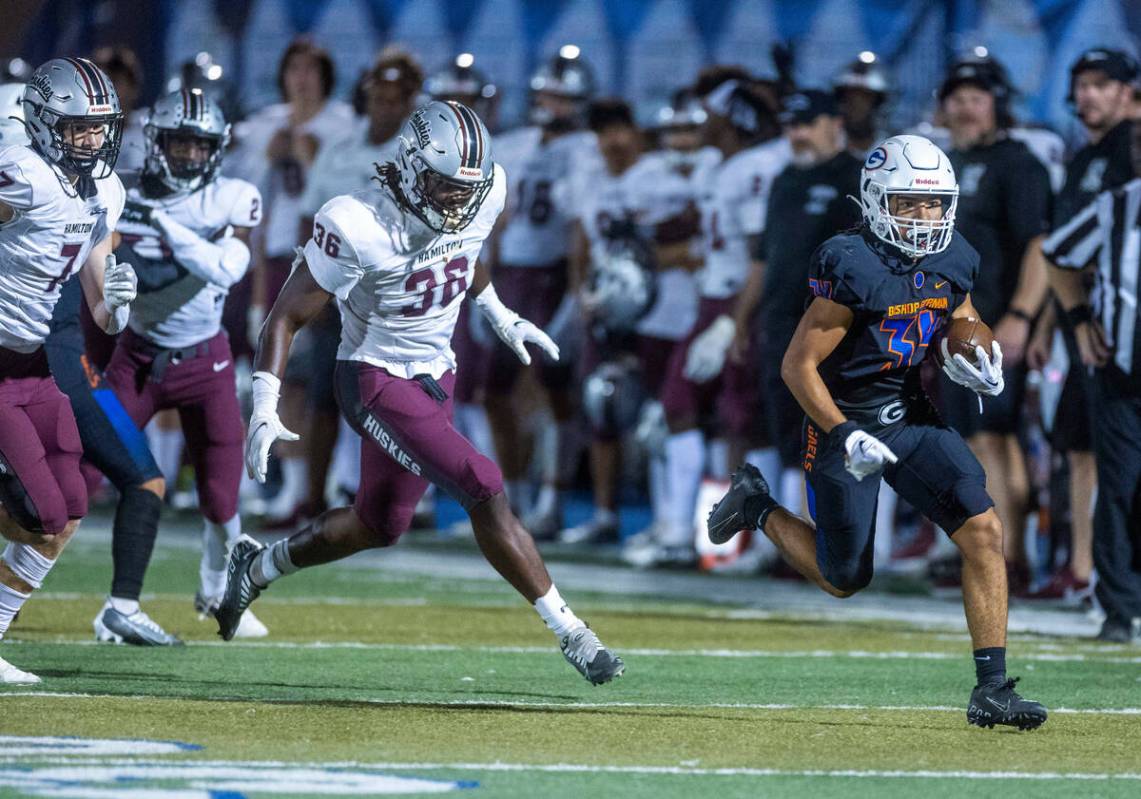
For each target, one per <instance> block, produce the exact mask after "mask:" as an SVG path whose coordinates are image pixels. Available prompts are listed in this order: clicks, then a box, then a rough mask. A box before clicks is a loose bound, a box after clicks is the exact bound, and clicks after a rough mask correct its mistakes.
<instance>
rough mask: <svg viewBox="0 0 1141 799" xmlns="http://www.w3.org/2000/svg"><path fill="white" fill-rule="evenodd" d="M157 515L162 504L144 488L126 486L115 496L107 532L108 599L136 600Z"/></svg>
mask: <svg viewBox="0 0 1141 799" xmlns="http://www.w3.org/2000/svg"><path fill="white" fill-rule="evenodd" d="M161 514H162V500H161V499H159V497H158V495H157V494H155V493H153V492H151V491H147V490H146V489H145V488H139V487H138V486H130V487H129V488H127V489H125V490H124V491H123V493H122V494H121V495H120V496H119V504H118V506H117V507H116V508H115V522H114V525H113V526H112V528H111V529H112V532H111V560H112V562H113V563H114V577H113V579H112V580H111V596H113V597H118V598H120V599H138V598H139V592H141V591H142V590H143V576H144V575H145V574H146V571H147V566H149V565H150V562H151V552H152V551H153V550H154V546H155V536H156V535H157V534H158V520H159V516H160V515H161Z"/></svg>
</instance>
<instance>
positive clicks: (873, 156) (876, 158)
mask: <svg viewBox="0 0 1141 799" xmlns="http://www.w3.org/2000/svg"><path fill="white" fill-rule="evenodd" d="M886 163H887V150H885V149H884V148H882V147H877V148H876V149H874V150H872V151H871V152H870V153H868V160H866V161H864V169H879V168H880V167H881V166H883V165H884V164H886Z"/></svg>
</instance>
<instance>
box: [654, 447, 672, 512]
mask: <svg viewBox="0 0 1141 799" xmlns="http://www.w3.org/2000/svg"><path fill="white" fill-rule="evenodd" d="M667 477H668V475H667V473H666V460H665V458H660V457H658V456H656V455H655V456H651V458H650V477H649V489H650V508H651V510H652V511H653V520H654V522H655V523H657V522H660V521H662V520H663V519H665V518H666V516H667V515H668V513H669V510H668V509H669V494H670V491H669V485H668V483H667V482H666V479H667Z"/></svg>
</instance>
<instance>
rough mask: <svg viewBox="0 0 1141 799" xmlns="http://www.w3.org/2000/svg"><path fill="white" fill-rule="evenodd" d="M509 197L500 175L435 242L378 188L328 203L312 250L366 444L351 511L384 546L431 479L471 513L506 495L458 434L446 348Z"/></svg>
mask: <svg viewBox="0 0 1141 799" xmlns="http://www.w3.org/2000/svg"><path fill="white" fill-rule="evenodd" d="M505 195H506V176H505V175H504V172H503V170H502V169H501V168H500V167H498V166H496V167H495V174H494V182H493V185H492V188H491V190H490V192H489V193H488V196H487V197H486V198H485V199H484V201H483V204H482V206H481V208H480V210H479V212H478V214H477V215H476V217H475V219H474V221H472V222H471V224H469V225H468V226H467V227H466V228H464V229H463V230H462V231H460V232H459V233H455V234H447V233H445V234H438V233H436V232H434V231H432V230H430V229H429V228H428V227H427V226H426V225H425V224H424V223H423V222H422V221H421V220H420V219H419V218H418V217H416V216H415V215H414V214H412V213H411V212H410V211H407V210H405V208H404V206H403V205H402V204H401V202H400V201H399V200H398V199H397V197H396V196H395V195H394V194H393V193H392V190H391V189H390V188H389V187H387V186H376V187H375V188H370V189H366V190H364V191H359V192H355V193H353V194H349V195H344V196H341V197H336V198H334V199H332V200H330V201H329V202H327V203H326V204H325V205H324V206H323V207H322V208H321V210H320V211H319V212H318V213H317V216H316V217H315V219H314V225H313V228H314V233H313V238H312V239H310V240H309V242H308V243H307V244H306V245H305V261H306V263H307V264H308V267H309V271H310V272H311V273H312V275H313V278H314V279H315V280H316V281H317V283H318V284H319V285H320V286H321V287H322V288H324V289H325V290H326V291H328V292H329V293H330V294H333V295H335V296H336V299H337V305H338V307H339V309H340V312H341V321H342V330H341V345H340V349H339V351H338V353H337V373H336V388H337V399H338V402H339V404H340V406H341V410H342V412H343V413H344V415H345V418H346V419H347V420H348V422H349V424H350V425H352V427H353V428H354V429H355V430H356V431H357V432H358V433H359V434H360V435H361V439H362V443H361V471H360V473H361V478H360V480H361V482H360V488H359V491H358V492H357V498H356V504H355V509H356V512H357V515H358V516H359V517H360V519H361V520H362V521H363V522H364V523H365V524H366V525H367V526H368V527H369V528H370V529H371V530H373V531H374V532H375V533H376V534H377V535H378V536H380V537H381V538H382V539H383V540H385V541H386V542H387V543H394V542H395V541H396V539H397V538H399V537H400V535H401V534H402V533H404V531H405V530H407V529H408V526H409V524H410V523H411V520H412V513H413V511H414V509H415V507H416V503H417V502H418V501H419V499H420V497H421V496H422V495H423V493H424V491H425V490H426V489H427V487H428V483H429V481H431V482H433V483H435V484H436V485H438V486H440V488H442V489H444V490H445V491H447V492H448V493H449V494H450V495H452V496H453V497H454V498H455V499H456V500H457V501H459V502H460V503H462V504H463V505H464V507H472V506H474V505H476V504H478V503H479V502H482V501H484V500H486V499H488V498H490V497H491V496H493V495H495V494H496V493H498V492H499V491H501V490H502V477H501V475H500V473H499V469H498V467H496V466H495V464H494V463H492V462H491V461H490V460H489V459H488V458H486V457H485V456H483V455H481V454H480V453H479V452H478V451H476V449H475V448H474V447H473V446H472V445H471V443H470V442H468V441H467V439H465V438H464V437H463V436H461V435H460V434H459V433H458V432H457V431H456V429H455V428H454V427H453V426H452V420H451V416H452V388H453V386H454V381H455V372H454V370H455V368H456V360H455V355H454V353H453V352H452V348H451V346H450V342H451V338H452V333H453V330H454V328H455V325H456V320H457V317H458V316H459V312H460V306H461V304H462V303H463V300H464V296H465V295H466V293H467V289H468V286H469V284H470V282H471V277H472V274H473V270H474V268H475V263H476V259H477V258H478V257H479V254H480V250H481V249H482V247H483V242H484V240H485V239H486V238H487V236H488V234H490V233H491V229H492V227H493V226H494V224H495V220H496V218H497V217H498V216H499V213H500V211H502V209H503V204H504V200H505Z"/></svg>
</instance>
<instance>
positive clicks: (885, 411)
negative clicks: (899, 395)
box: [879, 400, 907, 425]
mask: <svg viewBox="0 0 1141 799" xmlns="http://www.w3.org/2000/svg"><path fill="white" fill-rule="evenodd" d="M906 413H907V405H906V403H904V401H903V400H894V401H892V402H889V403H888V404H887V405H884V406H883V407H882V408H880V412H879V420H880V424H882V425H889V424H895V423H896V422H898V421H899V420H900V419H902V418H903V416H904V414H906Z"/></svg>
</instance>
